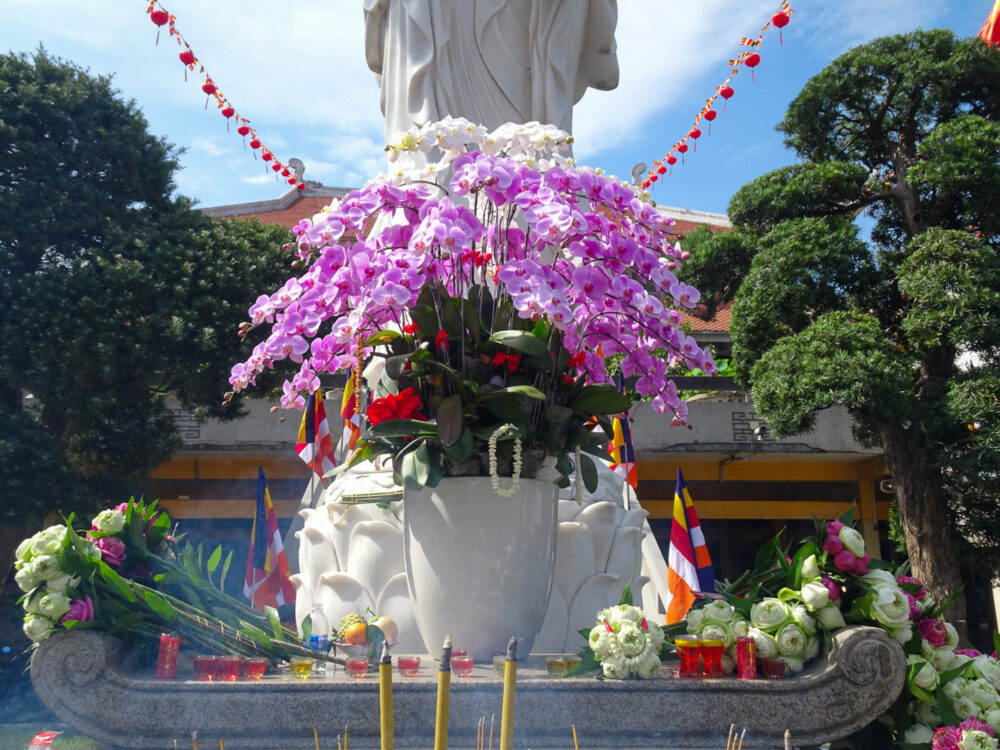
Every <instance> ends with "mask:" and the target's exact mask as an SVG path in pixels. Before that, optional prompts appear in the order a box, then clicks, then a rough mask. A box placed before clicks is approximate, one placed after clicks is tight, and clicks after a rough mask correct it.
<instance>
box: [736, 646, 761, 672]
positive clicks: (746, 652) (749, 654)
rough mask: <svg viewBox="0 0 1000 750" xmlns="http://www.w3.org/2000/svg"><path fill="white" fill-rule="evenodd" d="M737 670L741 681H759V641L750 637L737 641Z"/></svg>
mask: <svg viewBox="0 0 1000 750" xmlns="http://www.w3.org/2000/svg"><path fill="white" fill-rule="evenodd" d="M736 670H737V673H738V674H739V677H740V679H741V680H756V679H757V641H755V640H754V639H753V638H751V637H750V636H748V635H745V636H743V637H741V638H737V639H736Z"/></svg>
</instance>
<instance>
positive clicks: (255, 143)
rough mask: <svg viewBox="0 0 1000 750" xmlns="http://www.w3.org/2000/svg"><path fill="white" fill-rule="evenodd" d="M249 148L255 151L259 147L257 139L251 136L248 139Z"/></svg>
mask: <svg viewBox="0 0 1000 750" xmlns="http://www.w3.org/2000/svg"><path fill="white" fill-rule="evenodd" d="M250 148H252V149H253V150H254V151H256V150H257V149H259V148H260V141H259V140H257V139H256V138H251V139H250Z"/></svg>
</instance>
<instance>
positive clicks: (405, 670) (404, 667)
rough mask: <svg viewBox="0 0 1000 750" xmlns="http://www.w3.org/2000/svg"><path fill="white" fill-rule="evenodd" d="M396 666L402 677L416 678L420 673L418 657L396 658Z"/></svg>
mask: <svg viewBox="0 0 1000 750" xmlns="http://www.w3.org/2000/svg"><path fill="white" fill-rule="evenodd" d="M396 666H397V667H399V673H400V674H401V675H403V677H416V676H417V672H419V671H420V657H419V656H397V657H396Z"/></svg>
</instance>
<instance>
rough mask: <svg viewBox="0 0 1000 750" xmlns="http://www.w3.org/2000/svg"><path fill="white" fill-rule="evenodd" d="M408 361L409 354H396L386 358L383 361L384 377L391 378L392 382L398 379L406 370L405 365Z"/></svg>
mask: <svg viewBox="0 0 1000 750" xmlns="http://www.w3.org/2000/svg"><path fill="white" fill-rule="evenodd" d="M409 361H410V355H409V354H396V355H394V356H392V357H387V358H386V360H385V373H384V375H386V376H388V377H389V378H391V379H392V380H393V381H396V380H398V379H399V377H400V375H402V374H403V371H404V370H405V369H406V363H407V362H409Z"/></svg>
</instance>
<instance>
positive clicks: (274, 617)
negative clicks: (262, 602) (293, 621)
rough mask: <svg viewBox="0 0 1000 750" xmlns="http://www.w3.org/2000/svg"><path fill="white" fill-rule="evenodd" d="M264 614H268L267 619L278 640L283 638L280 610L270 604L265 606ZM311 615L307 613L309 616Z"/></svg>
mask: <svg viewBox="0 0 1000 750" xmlns="http://www.w3.org/2000/svg"><path fill="white" fill-rule="evenodd" d="M264 614H265V615H266V616H267V621H268V622H269V623H270V624H271V632H272V633H273V634H274V637H275V638H276V639H277V640H281V637H282V630H283V628H282V626H281V617H279V616H278V610H276V609H275V608H274V607H272V606H270V605H268V606H266V607H264ZM308 616H309V615H306V617H308Z"/></svg>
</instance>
